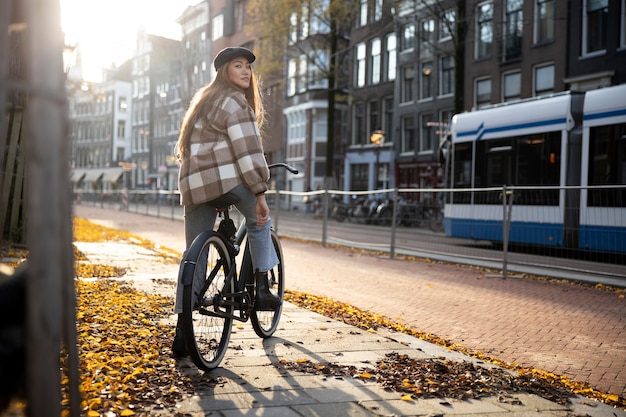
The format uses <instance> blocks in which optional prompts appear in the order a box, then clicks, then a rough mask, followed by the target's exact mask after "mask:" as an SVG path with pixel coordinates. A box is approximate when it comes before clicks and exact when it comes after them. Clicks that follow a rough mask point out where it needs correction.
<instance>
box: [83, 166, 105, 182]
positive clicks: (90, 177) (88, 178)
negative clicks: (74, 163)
mask: <svg viewBox="0 0 626 417" xmlns="http://www.w3.org/2000/svg"><path fill="white" fill-rule="evenodd" d="M103 173H104V172H103V171H102V170H101V169H88V170H87V171H86V172H85V178H83V181H84V182H96V181H98V180H99V179H100V177H102V174H103Z"/></svg>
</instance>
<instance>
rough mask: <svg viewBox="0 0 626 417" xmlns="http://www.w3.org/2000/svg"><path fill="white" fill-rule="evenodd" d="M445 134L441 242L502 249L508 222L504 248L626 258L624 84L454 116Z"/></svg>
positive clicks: (625, 120)
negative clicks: (487, 244)
mask: <svg viewBox="0 0 626 417" xmlns="http://www.w3.org/2000/svg"><path fill="white" fill-rule="evenodd" d="M450 130H451V144H450V150H449V153H448V155H449V161H448V164H447V165H448V171H449V174H448V178H449V183H450V185H449V186H450V188H451V189H452V190H453V192H452V193H449V194H448V197H447V199H446V204H445V208H444V229H445V233H446V235H448V236H454V237H463V238H471V239H476V240H487V241H492V242H501V241H503V224H504V222H503V219H505V218H510V227H509V233H508V242H509V243H520V244H528V245H534V246H552V247H562V248H568V249H580V250H585V251H593V252H610V253H626V85H619V86H613V87H607V88H601V89H597V90H592V91H588V92H586V93H582V92H565V93H560V94H555V95H552V96H549V97H540V98H533V99H528V100H522V101H519V102H516V103H513V104H506V103H505V104H502V105H496V106H493V107H490V108H486V109H481V110H477V111H472V112H467V113H461V114H457V115H455V116H454V117H453V118H452V122H451V126H450ZM504 186H506V187H504ZM503 199H505V200H503Z"/></svg>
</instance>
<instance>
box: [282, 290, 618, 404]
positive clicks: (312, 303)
mask: <svg viewBox="0 0 626 417" xmlns="http://www.w3.org/2000/svg"><path fill="white" fill-rule="evenodd" d="M285 300H286V301H289V302H291V303H293V304H295V305H297V306H299V307H303V308H307V309H309V310H311V311H314V312H316V313H319V314H321V315H323V316H326V317H329V318H332V319H335V320H340V321H342V322H344V323H346V324H350V325H352V326H356V327H359V328H361V329H363V330H366V331H372V330H374V331H375V330H376V329H378V328H387V329H391V330H394V331H397V332H400V333H404V334H408V335H410V336H413V337H417V338H419V339H422V340H425V341H427V342H430V343H433V344H436V345H439V346H443V347H445V348H448V349H450V350H454V351H457V352H461V353H463V354H465V355H468V356H471V357H474V358H477V359H480V360H482V361H485V362H489V363H492V364H494V365H497V366H500V367H502V368H505V369H510V370H513V371H516V372H517V373H518V374H519V376H520V378H524V380H527V381H529V382H528V384H530V381H535V382H534V383H535V384H536V385H537V388H536V389H537V390H538V391H541V390H544V391H545V393H546V394H545V395H549V394H548V393H549V392H550V391H552V390H556V392H561V390H567V391H568V392H569V393H570V394H571V395H574V394H576V395H583V396H585V397H588V398H593V399H596V400H599V401H602V402H605V403H607V404H609V405H612V406H616V407H620V408H622V409H626V398H622V397H620V396H618V395H615V394H609V393H605V392H603V391H600V390H596V389H594V388H592V387H590V386H589V385H588V384H585V383H581V382H577V381H572V380H570V379H569V378H568V377H566V376H560V375H555V374H553V373H551V372H546V371H543V370H540V369H536V368H524V367H521V366H519V365H517V364H515V363H513V364H511V363H507V362H504V361H502V360H499V359H497V358H493V357H490V356H487V355H484V354H483V353H482V352H477V351H471V350H470V349H468V348H466V347H463V346H461V345H460V344H457V343H452V342H451V341H449V340H446V339H443V338H441V337H439V336H436V335H433V334H432V333H427V332H422V331H419V330H416V329H413V328H411V327H409V326H407V325H406V324H404V323H402V322H401V321H396V320H392V319H390V318H388V317H386V316H385V315H382V314H374V313H370V312H368V311H363V310H360V309H358V308H356V307H354V306H351V305H349V304H346V303H342V302H338V301H334V300H331V299H329V298H327V297H322V296H315V295H311V294H307V293H303V292H297V291H290V290H287V291H286V292H285ZM301 366H302V365H301ZM407 377H410V375H407ZM403 379H404V378H403ZM540 387H541V389H540ZM537 394H538V395H541V394H539V392H537ZM559 396H560V394H559ZM544 398H548V399H550V397H545V396H544Z"/></svg>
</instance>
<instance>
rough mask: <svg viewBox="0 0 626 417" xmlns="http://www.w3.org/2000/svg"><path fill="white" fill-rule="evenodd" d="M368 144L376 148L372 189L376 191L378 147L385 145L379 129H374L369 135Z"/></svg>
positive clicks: (383, 136) (378, 159)
mask: <svg viewBox="0 0 626 417" xmlns="http://www.w3.org/2000/svg"><path fill="white" fill-rule="evenodd" d="M370 142H371V143H372V144H373V145H374V146H376V165H375V172H374V174H375V176H374V178H375V179H374V181H375V182H374V188H375V189H376V190H378V175H379V171H380V169H379V164H380V147H381V146H383V145H384V144H385V132H383V131H382V130H380V129H376V130H375V131H373V132H372V134H371V135H370Z"/></svg>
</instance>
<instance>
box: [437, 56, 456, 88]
mask: <svg viewBox="0 0 626 417" xmlns="http://www.w3.org/2000/svg"><path fill="white" fill-rule="evenodd" d="M440 66H441V69H440V71H439V73H440V77H441V83H440V84H441V89H440V90H439V91H440V94H441V95H442V96H446V95H449V94H454V58H453V57H451V56H444V57H442V58H441V64H440Z"/></svg>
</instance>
